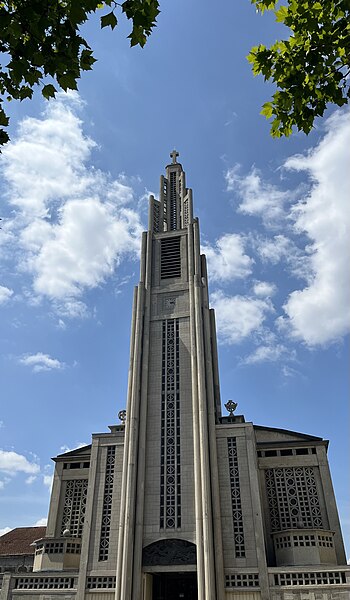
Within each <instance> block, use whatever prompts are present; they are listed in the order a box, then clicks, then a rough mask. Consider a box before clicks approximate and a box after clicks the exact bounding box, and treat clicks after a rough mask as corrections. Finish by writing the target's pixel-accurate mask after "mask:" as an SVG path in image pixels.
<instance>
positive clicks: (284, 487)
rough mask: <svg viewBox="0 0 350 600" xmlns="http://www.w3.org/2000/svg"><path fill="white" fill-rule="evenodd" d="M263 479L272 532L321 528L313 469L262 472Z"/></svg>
mask: <svg viewBox="0 0 350 600" xmlns="http://www.w3.org/2000/svg"><path fill="white" fill-rule="evenodd" d="M265 478H266V490H267V499H268V505H269V511H270V521H271V528H272V531H282V530H284V529H303V528H317V529H323V527H324V525H323V522H322V514H321V508H320V502H319V498H318V493H317V486H316V478H315V472H314V468H313V467H285V468H275V469H266V472H265Z"/></svg>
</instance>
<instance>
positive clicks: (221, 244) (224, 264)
mask: <svg viewBox="0 0 350 600" xmlns="http://www.w3.org/2000/svg"><path fill="white" fill-rule="evenodd" d="M244 243H245V242H244V238H243V237H242V236H241V235H238V234H236V233H227V234H225V235H223V236H222V237H220V238H219V239H218V240H217V241H216V243H215V245H214V246H210V245H209V244H206V245H204V246H202V251H203V252H204V254H206V256H207V259H208V270H209V272H210V279H211V280H213V281H215V280H216V281H230V280H232V279H237V278H242V277H247V276H248V275H250V273H251V272H252V265H253V263H254V261H253V259H252V258H250V257H249V256H248V255H247V254H244Z"/></svg>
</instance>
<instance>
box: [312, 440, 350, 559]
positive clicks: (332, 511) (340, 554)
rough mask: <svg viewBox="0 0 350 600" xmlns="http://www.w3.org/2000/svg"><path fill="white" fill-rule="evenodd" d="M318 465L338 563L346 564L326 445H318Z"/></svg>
mask: <svg viewBox="0 0 350 600" xmlns="http://www.w3.org/2000/svg"><path fill="white" fill-rule="evenodd" d="M316 452H317V458H318V465H319V471H320V479H321V485H322V491H323V496H324V499H322V500H321V501H323V502H324V507H325V510H326V513H327V519H328V527H329V529H330V530H331V531H334V547H335V552H336V556H337V564H338V565H346V555H345V549H344V542H343V536H342V534H341V529H340V521H339V515H338V509H337V503H336V501H335V495H334V489H333V485H332V478H331V474H330V470H329V464H328V458H327V453H326V448H325V447H324V446H316Z"/></svg>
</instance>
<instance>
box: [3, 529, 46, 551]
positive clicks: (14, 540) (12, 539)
mask: <svg viewBox="0 0 350 600" xmlns="http://www.w3.org/2000/svg"><path fill="white" fill-rule="evenodd" d="M45 533H46V527H16V529H12V531H9V532H8V533H5V535H2V536H1V537H0V556H9V555H11V556H12V555H16V554H34V546H31V545H30V544H31V543H32V542H34V540H40V538H42V537H44V536H45Z"/></svg>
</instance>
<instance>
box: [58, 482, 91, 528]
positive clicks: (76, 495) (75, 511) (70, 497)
mask: <svg viewBox="0 0 350 600" xmlns="http://www.w3.org/2000/svg"><path fill="white" fill-rule="evenodd" d="M87 488H88V480H87V479H71V480H68V481H66V492H65V497H64V507H63V516H62V526H61V535H63V532H64V531H65V529H68V530H69V533H70V535H71V536H72V537H81V536H82V533H83V525H84V518H85V508H86V495H87Z"/></svg>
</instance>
